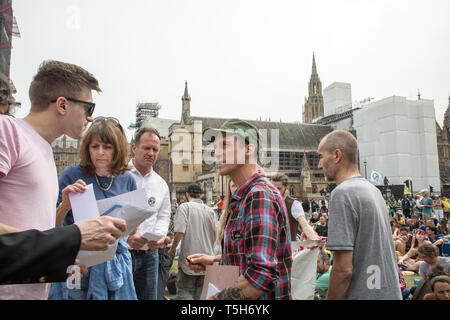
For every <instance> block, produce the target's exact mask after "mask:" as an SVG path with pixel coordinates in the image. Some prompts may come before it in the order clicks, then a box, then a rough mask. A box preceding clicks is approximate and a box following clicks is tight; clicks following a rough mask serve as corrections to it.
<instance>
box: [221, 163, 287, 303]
mask: <svg viewBox="0 0 450 320" xmlns="http://www.w3.org/2000/svg"><path fill="white" fill-rule="evenodd" d="M230 206H231V214H230V217H229V219H228V221H227V225H226V228H225V233H224V249H223V252H222V260H221V264H223V265H237V266H239V270H240V274H241V275H243V276H244V277H245V278H246V279H247V281H248V282H249V283H250V284H251V285H252V286H254V287H255V288H257V289H260V290H263V291H265V293H264V294H263V295H262V296H261V298H260V299H261V300H275V299H276V300H280V299H291V266H292V255H291V240H290V230H289V218H288V216H287V210H286V206H285V204H284V201H283V199H282V197H281V195H280V193H279V191H278V189H276V188H275V187H274V186H273V185H272V184H271V183H270V182H269V181H268V180H267V179H266V178H265V176H264V173H263V172H262V171H258V172H257V173H255V174H254V175H253V176H252V177H251V178H250V179H249V180H248V181H247V182H246V183H245V184H244V185H242V186H241V187H240V188H239V189H238V190H236V191H235V193H234V194H233V196H232V199H231V205H230Z"/></svg>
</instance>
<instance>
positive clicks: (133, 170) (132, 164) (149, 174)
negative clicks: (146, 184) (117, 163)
mask: <svg viewBox="0 0 450 320" xmlns="http://www.w3.org/2000/svg"><path fill="white" fill-rule="evenodd" d="M133 159H134V158H132V159H130V162H129V163H128V165H129V166H130V167H131V171H132V172H136V173H138V174H139V175H140V176H141V177H150V176H151V175H152V173H153V172H154V170H153V167H152V168H151V169H150V172H149V173H147V174H146V175H145V176H143V175H142V174H141V172H140V171H139V170H138V169H136V167H135V166H134V163H133Z"/></svg>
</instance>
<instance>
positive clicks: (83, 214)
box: [69, 184, 155, 267]
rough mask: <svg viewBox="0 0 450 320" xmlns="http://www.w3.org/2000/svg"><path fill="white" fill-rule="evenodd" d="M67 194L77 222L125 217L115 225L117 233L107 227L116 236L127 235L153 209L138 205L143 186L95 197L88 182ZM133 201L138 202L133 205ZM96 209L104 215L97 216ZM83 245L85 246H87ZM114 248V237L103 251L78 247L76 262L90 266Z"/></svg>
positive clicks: (142, 199)
mask: <svg viewBox="0 0 450 320" xmlns="http://www.w3.org/2000/svg"><path fill="white" fill-rule="evenodd" d="M69 198H70V203H71V205H72V212H73V216H74V220H75V222H76V223H77V224H78V223H81V224H83V223H85V222H84V220H88V219H92V218H97V219H96V220H97V223H99V221H102V220H110V219H112V218H119V219H122V220H125V222H126V224H125V228H124V225H122V227H121V228H119V229H120V230H121V231H122V234H121V235H118V234H117V230H113V229H110V231H114V232H111V233H113V236H114V237H116V236H117V238H118V237H120V236H128V235H129V234H130V233H132V232H133V231H134V230H136V228H137V227H138V226H139V224H140V223H141V222H142V221H144V220H146V219H147V218H149V217H150V216H151V215H152V214H154V213H155V212H151V211H149V210H147V209H142V208H145V206H144V204H145V203H146V201H145V199H146V198H145V190H143V189H141V190H136V191H132V192H128V193H125V194H122V195H119V196H117V197H113V198H107V199H104V200H99V201H96V200H95V194H94V189H93V186H92V184H90V185H88V186H86V190H85V192H83V193H73V194H72V193H71V194H69ZM134 203H136V204H137V205H138V206H135V205H133V204H134ZM147 207H148V206H147ZM99 209H100V212H102V215H105V213H106V215H107V216H104V217H101V218H99ZM108 216H109V217H108ZM114 220H115V219H114ZM111 238H113V237H111ZM109 240H110V242H111V241H112V239H109ZM87 247H88V248H89V246H87ZM82 249H83V247H82ZM88 250H92V249H88ZM97 250H98V249H97ZM103 250H104V247H103ZM116 250H117V241H114V243H113V244H110V245H109V246H108V249H107V250H106V251H97V252H96V251H85V250H81V251H80V252H79V253H78V257H77V258H78V259H79V260H80V265H83V266H86V267H90V266H93V265H96V264H99V263H102V262H106V261H109V260H111V259H113V258H114V255H115V253H116Z"/></svg>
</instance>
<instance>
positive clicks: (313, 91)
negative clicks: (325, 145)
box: [303, 53, 323, 123]
mask: <svg viewBox="0 0 450 320" xmlns="http://www.w3.org/2000/svg"><path fill="white" fill-rule="evenodd" d="M321 116H323V96H322V82H320V78H319V75H318V74H317V68H316V59H315V57H314V53H313V65H312V73H311V78H310V79H309V95H308V99H305V104H304V105H303V123H312V120H313V119H315V118H317V117H321Z"/></svg>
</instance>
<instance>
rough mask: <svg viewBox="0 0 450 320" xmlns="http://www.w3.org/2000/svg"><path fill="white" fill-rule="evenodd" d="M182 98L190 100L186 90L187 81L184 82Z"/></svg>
mask: <svg viewBox="0 0 450 320" xmlns="http://www.w3.org/2000/svg"><path fill="white" fill-rule="evenodd" d="M183 100H188V101H190V100H191V97H190V96H189V92H188V84H187V81H185V82H184V95H183Z"/></svg>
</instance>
